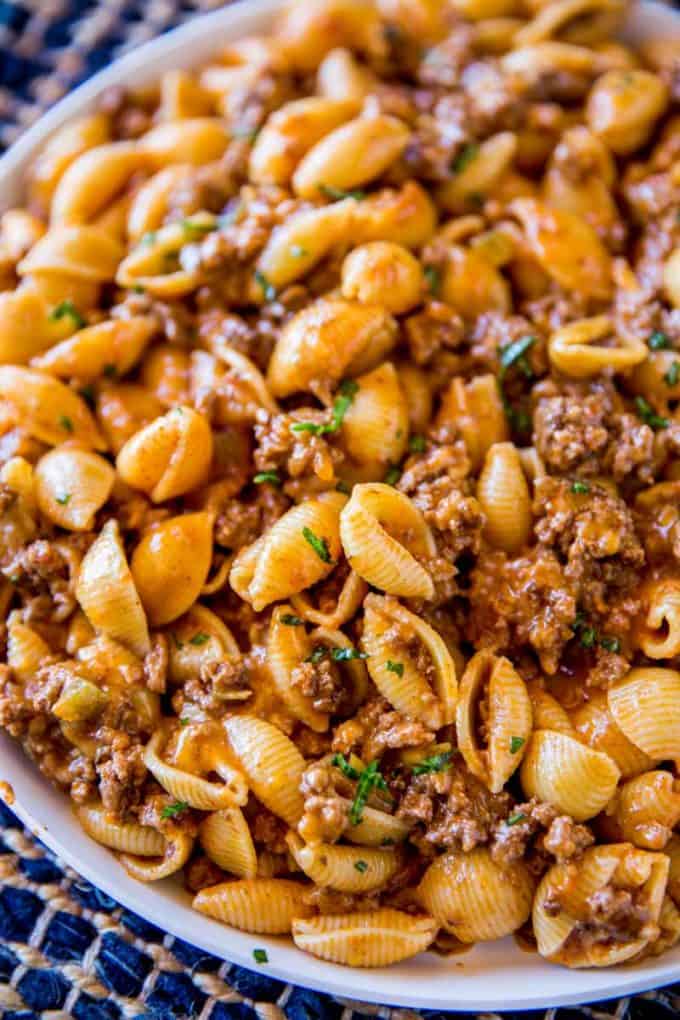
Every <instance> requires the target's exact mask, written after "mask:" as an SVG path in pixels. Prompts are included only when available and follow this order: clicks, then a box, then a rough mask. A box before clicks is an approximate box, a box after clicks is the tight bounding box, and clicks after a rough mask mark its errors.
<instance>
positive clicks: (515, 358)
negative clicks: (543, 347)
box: [498, 335, 536, 383]
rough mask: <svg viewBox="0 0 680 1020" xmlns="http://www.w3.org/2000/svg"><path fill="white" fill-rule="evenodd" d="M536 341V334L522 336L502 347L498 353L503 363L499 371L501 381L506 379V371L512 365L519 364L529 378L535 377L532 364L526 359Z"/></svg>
mask: <svg viewBox="0 0 680 1020" xmlns="http://www.w3.org/2000/svg"><path fill="white" fill-rule="evenodd" d="M535 343H536V337H535V336H529V335H527V336H521V337H520V338H519V340H514V341H513V342H512V343H511V344H505V346H504V347H501V348H500V350H499V352H498V355H499V358H500V363H501V370H500V373H499V376H498V378H499V380H500V381H501V383H502V382H503V380H504V379H505V375H506V372H507V371H508V369H509V368H510V366H511V365H515V364H516V365H517V367H518V368H519V369H520V370H521V371H522V372H523V373H524V375H525V376H526V377H527V379H531V378H532V377H533V372H532V371H531V366H530V365H529V362H528V361H527V359H526V353H527V351H528V350H529V348H530V347H533V345H534V344H535Z"/></svg>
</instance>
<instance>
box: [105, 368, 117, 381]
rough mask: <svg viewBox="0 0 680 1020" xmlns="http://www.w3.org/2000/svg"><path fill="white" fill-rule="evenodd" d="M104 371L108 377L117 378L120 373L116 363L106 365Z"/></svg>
mask: <svg viewBox="0 0 680 1020" xmlns="http://www.w3.org/2000/svg"><path fill="white" fill-rule="evenodd" d="M102 372H103V373H104V375H105V376H106V378H107V379H115V378H116V376H117V375H118V369H117V367H116V366H115V365H114V364H108V365H104V367H103V369H102Z"/></svg>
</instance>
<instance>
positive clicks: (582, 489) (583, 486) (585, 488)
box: [571, 482, 590, 495]
mask: <svg viewBox="0 0 680 1020" xmlns="http://www.w3.org/2000/svg"><path fill="white" fill-rule="evenodd" d="M571 491H572V492H576V493H578V494H579V495H585V493H586V492H590V486H589V485H588V483H587V482H572V483H571Z"/></svg>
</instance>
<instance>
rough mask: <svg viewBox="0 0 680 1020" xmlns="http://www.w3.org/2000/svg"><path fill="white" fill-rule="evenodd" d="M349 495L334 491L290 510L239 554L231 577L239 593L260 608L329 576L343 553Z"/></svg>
mask: <svg viewBox="0 0 680 1020" xmlns="http://www.w3.org/2000/svg"><path fill="white" fill-rule="evenodd" d="M345 499H346V497H344V496H343V495H342V494H341V493H339V492H332V493H327V494H324V496H323V497H320V498H318V499H310V500H305V502H303V503H299V504H298V505H297V506H294V507H293V508H292V509H291V510H288V512H287V513H285V514H284V515H283V517H280V518H279V519H278V521H276V523H275V524H274V525H272V527H271V528H270V529H269V531H267V532H265V533H264V535H261V536H260V538H259V539H258V540H257V542H255V543H253V545H251V546H247V547H246V548H245V549H243V550H241V552H239V553H238V555H237V556H236V557H235V558H234V562H233V564H232V568H231V573H230V575H229V583H230V584H231V586H232V588H233V589H234V591H235V592H236V593H237V594H238V595H240V596H241V598H243V599H245V601H247V602H250V603H251V605H252V606H253V609H255V610H256V611H257V612H260V611H261V610H263V609H264V608H265V607H266V606H268V605H269V604H270V602H275V601H277V600H279V599H285V598H288V597H289V596H290V595H292V594H294V593H296V592H300V591H302V590H303V589H305V588H309V587H311V586H312V585H314V584H316V583H317V582H318V581H321V580H322V579H323V578H324V577H326V576H327V575H328V574H329V573H330V572H331V570H332V569H333V567H334V566H335V564H336V563H337V562H338V559H339V557H340V553H341V546H340V526H339V521H340V509H341V507H342V506H343V505H344V503H345ZM315 540H316V541H315ZM321 542H324V543H325V552H323V546H322V545H320V543H321ZM320 553H321V555H320Z"/></svg>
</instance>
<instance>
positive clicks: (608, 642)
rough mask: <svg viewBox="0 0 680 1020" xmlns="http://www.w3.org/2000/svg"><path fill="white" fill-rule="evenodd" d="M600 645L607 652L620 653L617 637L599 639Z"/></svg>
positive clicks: (619, 643)
mask: <svg viewBox="0 0 680 1020" xmlns="http://www.w3.org/2000/svg"><path fill="white" fill-rule="evenodd" d="M600 644H601V645H602V647H603V648H604V649H605V650H606V651H607V652H620V651H621V642H620V641H619V639H618V638H617V637H606V636H605V637H603V638H600Z"/></svg>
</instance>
